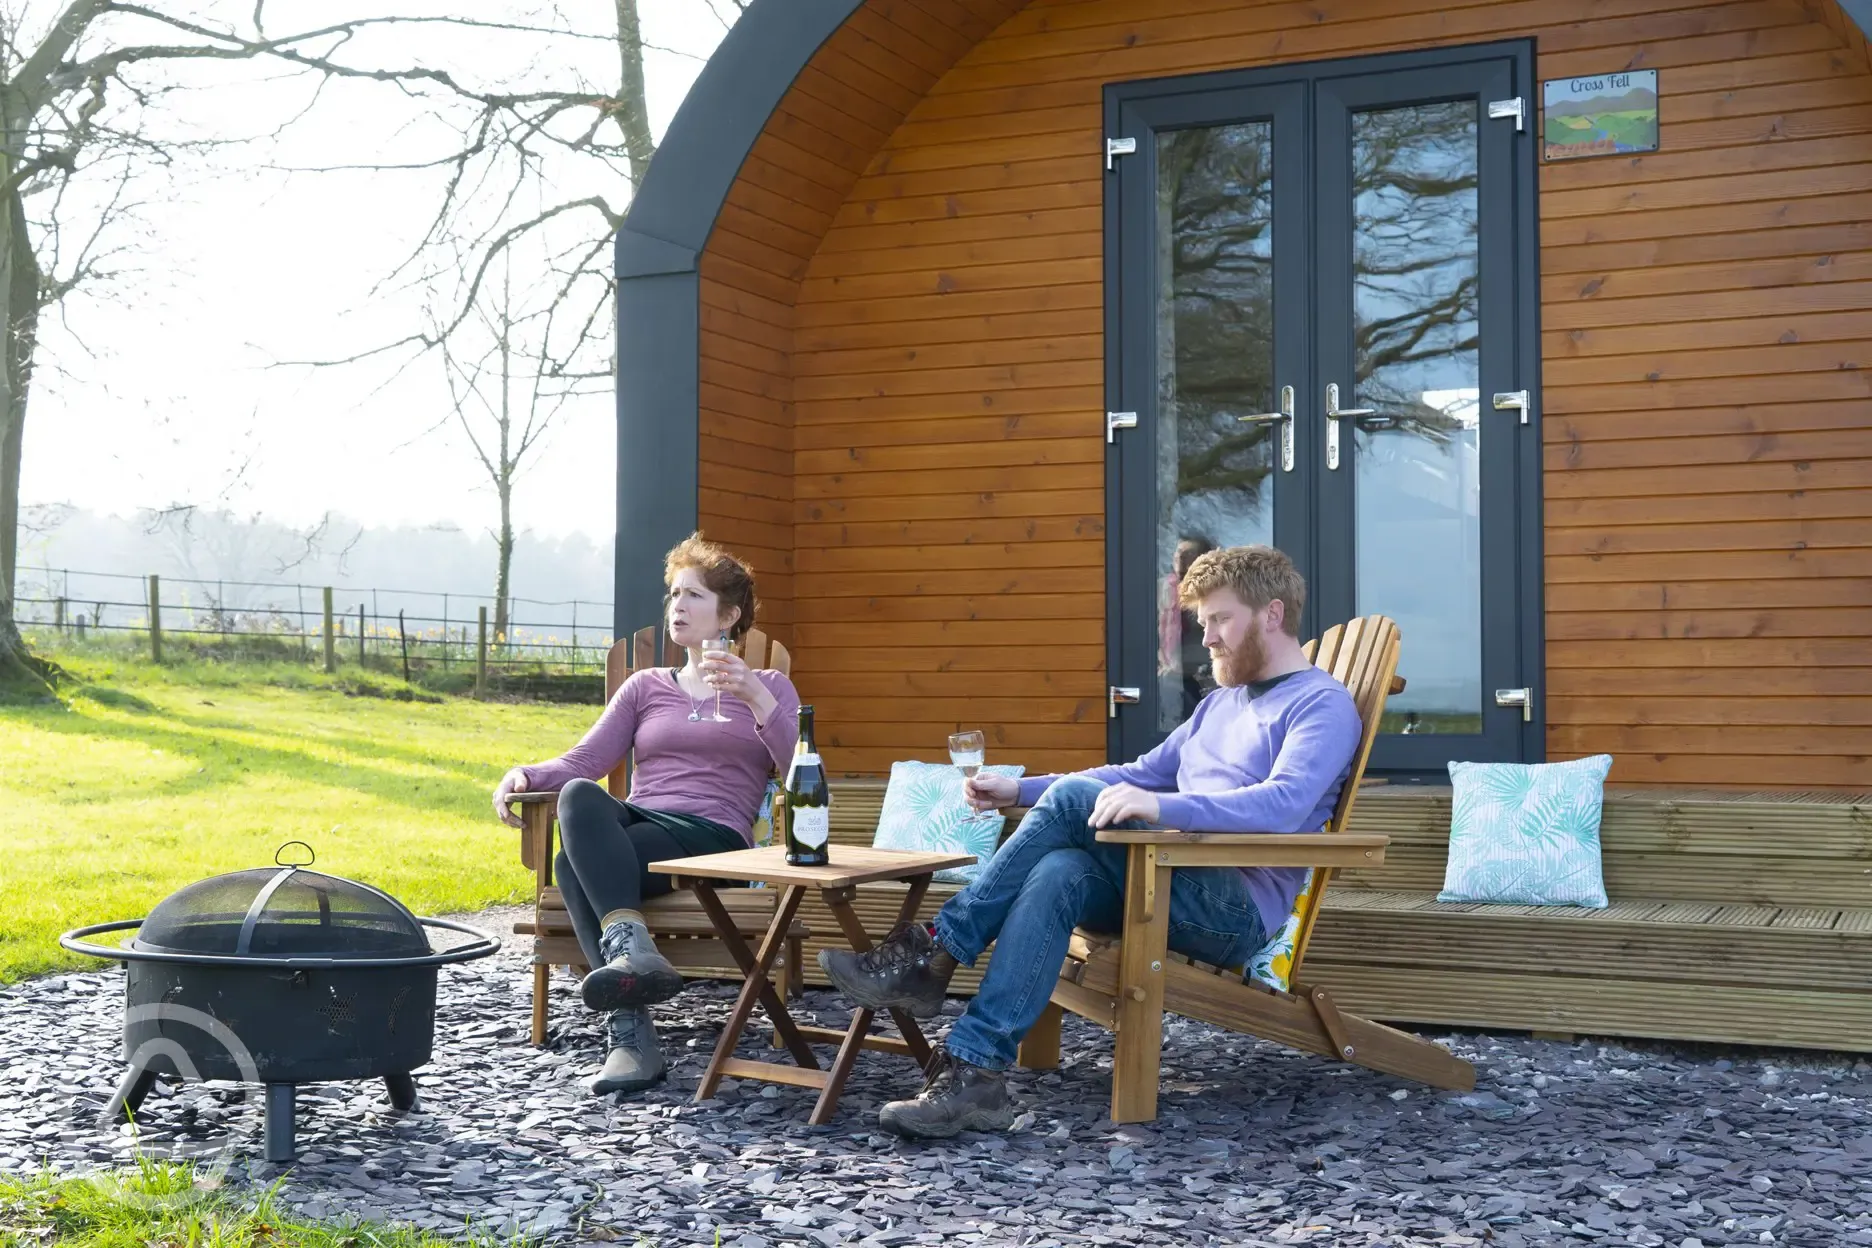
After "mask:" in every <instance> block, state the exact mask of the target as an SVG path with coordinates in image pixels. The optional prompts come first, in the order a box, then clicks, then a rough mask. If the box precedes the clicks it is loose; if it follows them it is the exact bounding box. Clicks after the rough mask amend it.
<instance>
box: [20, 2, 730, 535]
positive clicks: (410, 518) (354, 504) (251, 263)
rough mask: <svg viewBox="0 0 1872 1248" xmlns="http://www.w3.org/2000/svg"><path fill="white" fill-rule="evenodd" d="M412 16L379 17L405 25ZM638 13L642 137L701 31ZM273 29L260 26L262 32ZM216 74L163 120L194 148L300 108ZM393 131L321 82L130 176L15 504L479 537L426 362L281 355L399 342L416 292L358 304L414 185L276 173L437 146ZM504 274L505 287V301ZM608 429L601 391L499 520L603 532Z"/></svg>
mask: <svg viewBox="0 0 1872 1248" xmlns="http://www.w3.org/2000/svg"><path fill="white" fill-rule="evenodd" d="M422 2H423V0H411V2H409V3H399V4H397V5H395V6H383V7H394V8H395V9H396V11H398V12H408V11H412V10H413V9H415V8H416V7H417V5H419V4H420V3H422ZM552 2H554V0H532V3H528V0H493V2H492V3H490V4H488V5H487V6H486V8H485V9H481V8H480V6H475V7H476V8H477V9H480V11H481V12H483V13H489V14H490V15H492V16H500V15H501V14H500V13H499V12H494V11H497V10H502V9H505V10H507V11H508V12H509V13H512V14H519V13H521V12H523V11H532V10H535V9H537V8H539V7H540V5H541V4H543V3H552ZM556 2H557V5H558V7H559V8H560V9H561V10H562V11H563V12H564V13H565V14H566V16H567V17H568V18H570V19H571V20H572V21H573V22H574V23H575V24H577V25H578V26H579V28H580V29H590V30H592V31H594V32H596V33H601V34H602V33H607V32H608V30H614V29H615V10H614V8H613V6H612V4H611V3H609V2H607V0H556ZM716 3H717V6H718V7H719V8H720V9H722V10H723V11H724V12H725V11H727V9H728V8H729V6H728V5H727V4H726V3H723V0H716ZM287 7H288V8H289V7H290V0H289V4H288V6H287ZM437 7H446V6H437ZM640 7H641V11H642V17H643V23H644V37H645V40H646V42H647V43H650V44H654V45H657V50H652V51H649V52H648V53H647V54H646V65H645V73H646V78H647V84H648V94H649V104H650V112H651V123H652V128H653V131H654V132H655V135H656V137H657V138H658V139H659V140H660V139H661V137H662V135H663V133H664V131H665V130H666V128H667V127H668V125H669V121H670V118H671V117H672V116H673V115H674V114H675V112H676V109H677V107H678V105H679V104H680V103H681V101H682V98H683V96H684V94H685V93H686V92H687V91H688V89H689V87H690V85H691V84H692V83H693V81H694V79H695V76H696V74H697V73H699V72H700V70H701V67H702V62H703V60H704V59H705V58H706V57H707V55H708V54H709V53H710V52H711V51H712V50H713V48H714V47H715V45H716V44H717V43H718V42H719V41H720V39H721V37H722V35H723V33H724V28H723V25H722V22H721V20H720V19H719V18H717V17H716V16H714V15H713V14H712V13H711V11H710V9H709V6H708V0H642V3H641V6H640ZM300 8H301V10H302V12H303V11H312V10H311V9H309V8H308V7H307V6H306V5H304V4H301V5H300ZM607 22H610V23H611V25H610V26H609V27H607ZM291 27H292V23H289V22H286V21H284V20H281V19H278V18H276V19H275V22H274V25H273V29H274V30H279V29H286V28H291ZM431 29H432V31H433V28H431ZM431 38H433V39H434V41H433V42H429V43H419V42H418V41H417V40H416V39H414V38H413V37H412V38H410V40H409V42H408V44H407V45H406V46H405V48H404V49H403V50H404V51H406V52H407V53H408V54H409V56H410V57H411V58H412V59H416V60H418V61H427V62H428V63H447V64H450V65H451V66H457V65H461V64H463V63H479V64H482V65H486V66H490V67H505V66H508V65H511V63H512V55H511V54H512V51H513V45H512V44H511V43H503V42H500V41H501V40H503V39H505V38H507V37H506V36H501V35H492V34H476V35H474V36H472V38H471V41H469V42H463V41H462V40H463V39H467V38H469V37H466V36H458V37H457V41H456V42H455V43H454V44H453V45H447V46H445V45H444V39H443V38H441V37H436V36H434V35H433V34H432V33H428V32H426V33H425V34H424V39H431ZM577 51H578V52H579V53H580V54H581V55H585V56H586V57H587V61H586V62H585V63H586V65H588V66H589V68H590V69H591V73H592V77H593V78H594V79H595V80H596V81H598V82H600V83H602V84H604V85H605V87H606V88H607V89H609V88H610V86H611V84H613V83H615V75H616V68H615V66H616V53H615V49H614V47H613V48H607V47H606V46H605V45H604V44H602V43H601V42H594V43H593V44H591V45H589V46H588V48H586V49H579V50H577ZM607 53H608V56H607V55H606V54H607ZM491 72H492V71H491ZM239 78H240V75H237V74H230V75H229V77H228V78H227V79H218V80H217V85H215V86H212V87H207V88H204V89H202V90H199V91H196V92H193V93H191V95H190V98H188V99H187V100H186V101H184V102H183V103H182V104H181V105H179V106H178V110H177V113H178V116H181V117H183V118H185V119H186V121H187V123H188V124H191V125H194V126H196V127H198V128H199V129H200V130H202V131H204V132H207V131H222V132H234V133H249V132H252V133H264V132H267V131H270V130H271V128H272V127H271V125H270V124H265V119H268V118H276V117H277V118H284V117H285V116H287V115H288V114H290V113H294V112H297V111H299V109H300V108H301V107H302V105H303V104H304V103H305V102H306V97H307V95H308V94H309V88H308V86H307V85H306V83H304V82H303V81H301V82H296V83H295V82H287V81H282V80H281V79H280V78H279V77H277V76H276V75H275V74H274V73H272V72H271V71H269V72H268V73H266V74H261V73H258V72H255V71H248V72H247V73H246V75H245V78H244V80H238V81H236V80H235V79H239ZM557 80H558V79H557V78H554V81H557ZM412 118H413V112H412V110H410V109H409V108H408V107H407V106H406V105H405V104H404V102H403V101H401V100H400V99H399V98H398V97H397V95H396V94H395V93H394V92H392V91H391V90H389V89H381V88H368V87H366V88H362V89H359V90H347V89H345V88H342V87H339V88H331V89H328V90H327V91H326V92H325V93H324V94H323V95H322V96H321V98H320V100H319V103H318V104H317V105H316V106H314V107H313V108H311V109H310V110H308V111H306V112H305V113H304V116H303V117H302V118H301V119H300V120H298V121H296V122H295V123H294V124H293V126H292V127H291V128H290V129H289V130H288V131H287V132H286V137H285V138H284V139H283V140H281V141H280V142H278V143H277V144H272V143H265V144H254V145H248V146H244V147H242V148H240V149H238V150H236V151H234V152H223V153H221V154H219V155H218V156H216V157H215V158H214V160H213V166H214V167H201V168H197V167H192V166H191V167H185V168H183V169H182V170H180V171H179V172H178V173H176V174H175V175H173V176H172V177H171V178H170V179H169V180H167V181H164V182H160V183H152V184H151V191H150V196H149V197H150V199H151V201H152V202H151V203H150V204H149V205H148V206H146V207H144V208H143V209H141V210H140V213H139V219H138V221H137V222H136V223H135V225H134V226H133V228H132V230H131V231H130V232H128V233H126V234H124V235H122V236H121V238H123V239H126V240H128V241H129V242H130V243H131V244H132V247H131V251H130V252H129V253H128V255H127V259H128V261H129V264H128V266H127V267H129V268H131V269H133V270H134V271H133V272H131V273H130V274H129V275H127V276H126V277H124V278H123V279H121V280H120V281H118V282H116V283H114V284H113V285H112V286H110V287H107V288H104V289H102V290H100V291H99V292H98V294H97V295H94V296H92V297H86V298H83V299H79V300H74V301H73V302H72V304H71V305H70V306H69V307H68V308H66V309H65V310H64V315H63V316H62V317H60V318H55V320H54V322H53V323H51V324H49V325H48V326H47V327H46V328H45V330H44V331H43V333H42V342H43V345H42V353H43V355H42V361H43V363H42V366H41V369H40V372H39V375H38V378H37V379H36V383H35V388H34V392H33V396H32V401H31V408H30V410H29V413H28V416H27V425H26V440H25V453H24V468H23V472H22V481H21V498H22V503H23V504H25V505H26V506H29V507H30V506H32V505H35V504H47V503H67V504H72V505H75V506H78V507H82V508H86V509H90V510H94V511H98V512H103V513H114V514H120V515H128V514H131V513H132V512H134V511H135V510H136V509H138V508H145V507H167V506H173V505H178V504H195V505H199V506H205V507H211V508H212V507H222V506H225V507H227V508H229V509H231V510H233V511H235V512H236V513H238V514H241V515H243V516H247V515H253V514H256V513H257V514H260V515H264V516H266V517H268V518H271V519H275V520H280V521H283V522H285V523H287V524H291V525H295V526H309V525H311V524H313V523H315V522H316V521H317V520H318V518H319V517H320V516H322V515H323V514H325V513H326V512H327V511H334V512H338V513H341V514H343V515H346V516H349V517H351V518H352V519H355V520H357V521H360V522H362V523H364V524H366V525H418V526H421V525H430V524H441V525H453V526H457V527H460V528H463V529H469V530H476V529H487V528H490V527H491V526H492V525H493V524H494V523H495V521H496V518H497V512H496V505H495V496H494V492H493V488H492V485H491V484H490V483H489V482H488V480H487V478H486V474H485V473H484V472H483V470H482V469H481V468H480V467H479V465H478V464H477V463H476V461H475V459H474V458H473V455H472V452H471V449H470V447H469V445H468V443H467V440H466V439H465V437H463V436H462V435H461V434H460V433H459V432H458V431H457V430H456V429H454V428H453V427H452V425H451V424H450V423H449V420H448V413H449V410H450V409H449V391H448V387H447V386H446V384H445V382H444V379H443V373H442V371H441V365H440V363H439V361H435V360H427V361H419V362H417V363H415V364H413V365H410V366H409V367H407V368H404V369H402V370H401V371H400V372H397V371H394V370H392V369H391V368H390V367H389V366H388V365H385V364H369V365H357V366H350V367H345V368H340V369H315V368H308V367H299V366H293V365H289V364H287V365H283V364H282V363H281V362H282V361H294V360H307V359H330V358H336V357H340V356H343V355H345V354H348V353H350V352H353V351H357V350H361V349H364V348H367V347H371V346H376V345H379V344H383V343H388V342H391V341H393V340H395V339H397V338H400V337H402V336H403V335H404V334H407V333H409V332H411V331H412V330H413V329H415V328H417V327H418V323H419V322H418V318H419V315H420V312H421V301H420V299H419V298H418V297H417V296H416V295H415V294H413V293H410V292H398V291H396V290H389V291H383V290H379V291H378V292H377V293H375V294H373V287H374V286H375V285H377V284H378V283H379V282H381V280H382V279H384V278H385V277H386V276H387V275H388V274H389V273H390V272H391V271H392V270H393V269H394V268H395V267H396V265H397V264H398V263H399V262H400V261H401V260H402V259H403V258H404V257H405V256H406V255H407V254H408V253H409V251H410V248H411V245H412V243H413V242H414V241H415V239H416V238H418V237H419V235H420V233H421V231H422V229H423V227H424V226H425V225H426V224H427V223H428V220H429V218H430V216H431V214H432V213H433V212H434V208H435V204H436V202H437V186H438V183H437V182H436V180H435V179H434V177H432V176H429V175H422V176H416V175H411V174H404V173H383V172H357V173H327V172H312V173H305V172H289V171H288V170H292V169H303V168H307V167H316V168H321V169H322V168H327V167H329V166H331V165H333V164H338V163H372V162H376V163H387V162H389V161H391V160H398V159H403V160H407V159H409V158H410V157H411V156H412V155H413V154H416V153H420V152H424V151H427V152H431V153H433V152H434V151H437V150H441V145H440V144H439V143H438V142H436V140H437V139H438V138H443V137H446V136H441V135H439V134H437V133H435V132H432V131H425V130H424V128H423V126H422V125H421V124H420V123H416V122H413V120H412ZM242 127H247V130H242V129H241V128H242ZM586 176H589V175H586ZM605 189H607V190H608V191H609V193H610V194H611V195H612V196H613V197H614V202H621V201H622V200H623V199H624V198H625V195H624V191H625V189H626V188H623V187H615V186H613V187H608V188H605ZM525 276H526V275H524V274H517V275H516V278H515V282H516V285H518V284H519V282H520V281H522V280H524V278H525ZM609 337H610V335H609V332H608V331H607V337H606V341H607V343H608V341H609ZM612 413H613V405H612V399H611V396H610V393H609V389H608V388H604V389H603V390H602V391H601V392H599V393H594V394H592V395H590V396H588V397H585V398H581V399H578V400H575V401H574V402H573V403H572V404H570V405H569V406H568V407H567V408H566V409H564V411H563V412H562V413H561V415H560V416H559V417H558V418H557V420H556V422H555V425H554V427H553V431H552V432H551V433H550V434H549V435H548V437H547V439H546V440H545V441H544V442H543V443H542V444H541V446H540V447H539V448H538V450H537V451H536V453H535V457H534V460H533V463H532V465H531V467H530V468H528V469H526V470H525V473H524V475H523V476H522V478H521V480H520V482H519V484H518V485H517V487H516V498H515V508H514V510H515V519H516V524H517V526H518V527H521V528H530V529H532V530H533V531H534V532H536V533H538V534H540V535H542V536H549V537H560V536H565V535H568V534H571V533H583V534H586V535H587V536H589V537H592V538H593V539H595V540H602V539H604V538H607V537H609V536H610V535H611V532H612V528H613V524H614V517H615V511H616V503H615V497H614V490H615V486H614V461H613V456H614V448H615V431H614V429H613V426H612V422H613V414H612Z"/></svg>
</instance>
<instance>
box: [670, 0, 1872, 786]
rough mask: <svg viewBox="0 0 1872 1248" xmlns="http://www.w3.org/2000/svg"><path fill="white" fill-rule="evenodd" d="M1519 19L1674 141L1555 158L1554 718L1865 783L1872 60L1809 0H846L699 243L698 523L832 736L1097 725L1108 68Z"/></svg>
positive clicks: (1578, 739)
mask: <svg viewBox="0 0 1872 1248" xmlns="http://www.w3.org/2000/svg"><path fill="white" fill-rule="evenodd" d="M1520 37H1532V38H1534V39H1535V40H1536V41H1537V49H1538V62H1537V73H1538V76H1539V77H1541V78H1551V77H1564V76H1570V75H1576V74H1589V73H1601V72H1606V71H1609V70H1618V69H1625V68H1647V69H1651V68H1654V69H1658V70H1660V71H1662V73H1661V79H1660V81H1661V86H1662V99H1661V101H1660V112H1661V117H1660V121H1661V127H1662V135H1663V144H1664V146H1663V150H1661V151H1658V152H1655V153H1648V154H1643V155H1635V156H1628V157H1618V158H1607V159H1599V160H1582V161H1574V162H1567V163H1562V164H1555V165H1550V166H1543V167H1542V169H1541V172H1540V179H1541V181H1540V192H1541V198H1540V213H1541V243H1542V257H1541V270H1542V286H1541V306H1542V356H1543V361H1544V364H1543V368H1544V391H1543V394H1542V412H1543V420H1544V428H1545V443H1546V446H1545V459H1546V472H1545V483H1544V489H1545V496H1546V504H1545V505H1546V525H1547V530H1546V552H1547V553H1546V568H1545V573H1546V580H1547V594H1548V603H1547V606H1548V617H1547V632H1548V637H1549V645H1548V655H1547V660H1548V686H1549V690H1548V695H1549V696H1548V706H1547V707H1546V708H1544V709H1545V712H1546V715H1547V719H1548V722H1549V725H1550V728H1549V736H1548V745H1549V750H1550V756H1551V757H1554V758H1566V757H1573V756H1577V755H1581V754H1586V753H1594V752H1599V751H1608V752H1611V753H1613V754H1615V755H1616V756H1617V757H1618V766H1617V769H1616V770H1615V771H1614V773H1613V774H1614V778H1615V779H1618V780H1623V781H1626V782H1638V783H1684V784H1696V785H1721V784H1731V783H1734V784H1745V785H1749V786H1754V787H1766V786H1777V785H1780V786H1796V787H1802V788H1810V789H1819V788H1852V787H1857V788H1864V787H1866V785H1867V779H1866V777H1867V776H1868V775H1872V766H1868V753H1872V745H1868V737H1867V734H1866V731H1865V729H1866V726H1867V724H1868V722H1869V721H1872V658H1868V657H1867V656H1868V653H1872V647H1868V645H1867V643H1866V637H1867V634H1868V632H1869V631H1872V629H1869V628H1868V625H1872V571H1869V570H1868V562H1867V555H1868V548H1869V547H1872V442H1868V440H1867V436H1868V435H1867V427H1868V425H1872V371H1868V370H1867V368H1866V365H1867V364H1868V363H1869V362H1872V361H1868V359H1867V358H1866V357H1867V346H1866V344H1867V342H1868V341H1872V334H1869V333H1868V331H1872V226H1868V225H1867V224H1866V222H1867V221H1868V220H1872V72H1869V68H1868V61H1867V52H1866V45H1865V42H1864V40H1863V39H1862V38H1861V37H1860V36H1859V33H1858V30H1857V28H1856V27H1855V26H1854V25H1853V24H1852V23H1851V22H1850V21H1848V20H1847V19H1845V18H1844V17H1843V16H1842V15H1841V14H1840V12H1839V10H1838V9H1837V7H1836V6H1835V5H1834V4H1833V3H1832V0H1736V2H1732V3H1699V2H1696V0H1586V2H1583V3H1580V4H1575V5H1556V4H1553V3H1551V2H1549V0H1447V2H1445V0H1311V2H1309V3H1306V4H1299V3H1273V2H1263V3H1247V2H1244V0H1034V2H1033V3H1030V4H1026V5H1024V6H1023V5H1021V4H1019V3H1018V0H870V2H869V3H866V4H865V5H863V6H862V7H861V8H860V9H859V10H858V11H857V13H855V14H854V16H853V18H852V19H851V20H850V21H849V22H848V23H847V24H846V26H845V27H844V28H843V29H841V30H840V31H839V33H838V34H837V35H835V36H834V37H833V38H832V39H831V40H830V41H828V42H827V44H826V45H825V46H824V47H823V48H822V49H821V51H820V52H819V54H818V55H817V56H816V57H815V58H814V60H813V62H812V64H811V65H809V66H808V68H807V69H806V70H805V71H804V72H803V73H802V74H801V76H800V78H799V79H798V81H797V82H796V84H795V86H794V88H793V90H792V92H791V93H790V94H789V95H788V97H787V99H786V100H785V102H784V103H783V104H782V105H781V107H780V110H779V111H778V112H777V113H776V114H775V116H774V118H773V120H772V122H771V123H770V124H769V125H768V127H767V129H766V131H765V133H763V135H762V136H761V138H760V140H759V141H758V142H757V143H756V144H755V147H754V149H753V151H752V153H751V154H750V156H749V159H748V161H747V163H746V165H745V166H744V168H743V171H742V175H741V178H740V179H739V181H738V182H737V183H736V185H735V187H734V189H733V192H732V193H731V195H730V197H729V201H728V205H727V207H726V208H725V209H724V211H723V213H722V216H721V218H720V220H719V221H718V223H717V226H716V229H715V233H714V235H713V237H712V238H711V241H710V244H709V248H708V253H707V256H706V259H705V264H704V283H703V330H702V352H703V365H702V367H703V374H702V380H703V385H702V405H703V413H702V445H703V451H702V456H703V464H702V473H701V482H702V499H701V503H702V514H703V518H704V525H705V527H706V528H708V529H709V531H710V532H711V534H712V535H714V536H718V537H720V538H722V539H724V540H726V541H729V542H731V543H732V544H734V545H735V546H737V547H738V548H742V549H746V550H748V551H750V553H751V554H752V555H753V556H754V558H755V560H756V562H757V564H758V565H759V566H760V567H761V570H762V572H763V578H762V589H763V594H764V596H765V597H766V598H767V599H768V602H769V604H770V612H769V615H768V617H767V618H768V619H769V620H770V621H771V622H772V623H773V625H774V626H775V627H776V629H777V631H778V632H779V633H780V634H781V635H782V636H785V637H787V639H788V640H789V641H790V642H791V643H792V644H793V648H794V652H795V655H796V664H797V667H796V676H797V679H798V680H799V682H800V685H801V688H802V690H803V691H805V692H806V693H807V694H808V695H809V696H810V697H811V698H812V699H813V700H815V701H816V702H817V703H818V704H819V705H820V706H821V707H822V708H824V709H825V711H826V713H825V714H823V715H822V716H821V720H822V723H823V725H824V729H823V733H822V736H823V738H824V739H823V740H822V742H821V744H822V746H823V747H824V748H825V750H826V753H827V755H828V758H829V760H830V761H831V763H832V765H833V767H834V768H835V769H836V770H839V771H852V772H867V773H878V772H882V771H885V770H887V769H888V767H889V765H890V763H891V762H892V761H894V760H896V759H902V758H910V757H922V758H940V757H941V756H942V745H943V737H944V735H945V734H946V733H947V732H949V731H951V730H953V729H954V728H955V727H957V726H958V725H961V726H968V727H977V726H978V727H981V728H983V729H985V730H987V731H988V732H989V734H990V736H991V739H992V744H991V746H990V750H991V754H993V755H998V756H999V757H1000V758H1001V759H1003V760H1005V761H1020V762H1024V763H1026V764H1027V765H1028V767H1029V769H1030V770H1032V769H1036V768H1037V769H1054V768H1061V767H1077V766H1083V765H1086V764H1088V763H1092V762H1097V761H1101V760H1102V758H1103V753H1104V740H1105V719H1104V704H1103V700H1102V697H1103V686H1104V682H1105V676H1104V640H1103V639H1104V619H1105V608H1106V604H1105V601H1104V596H1103V585H1104V544H1105V533H1104V516H1105V501H1104V485H1103V462H1104V454H1105V448H1104V442H1103V435H1102V425H1101V423H1100V413H1101V412H1102V411H1103V404H1104V397H1105V396H1104V375H1103V362H1102V361H1103V356H1104V349H1105V348H1104V340H1103V284H1102V263H1103V261H1102V255H1101V253H1102V234H1101V211H1102V210H1101V204H1102V201H1103V188H1102V174H1101V167H1102V166H1101V163H1100V159H1099V156H1098V151H1099V140H1100V136H1101V117H1100V107H1101V90H1102V87H1103V85H1104V84H1106V83H1108V82H1114V81H1122V80H1125V79H1135V78H1147V77H1157V76H1165V75H1176V74H1185V73H1196V72H1201V71H1205V70H1218V69H1226V68H1234V67H1246V66H1259V65H1268V64H1273V63H1278V62H1281V61H1303V60H1315V59H1322V58H1330V57H1342V56H1356V55H1365V54H1373V53H1381V52H1388V51H1396V50H1402V49H1407V48H1414V47H1426V46H1435V45H1449V44H1462V43H1473V42H1483V41H1488V40H1495V39H1505V38H1520ZM1408 646H1409V643H1408V639H1407V641H1406V652H1405V666H1406V667H1407V668H1408V664H1409V649H1408ZM991 761H992V760H991Z"/></svg>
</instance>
